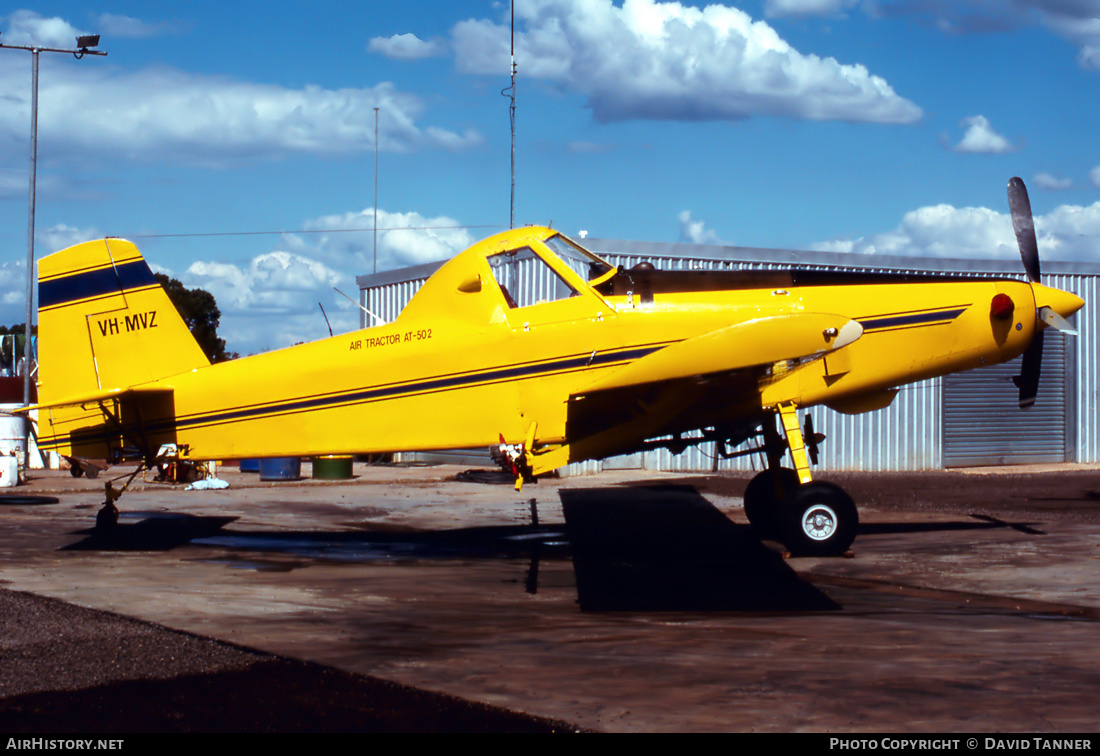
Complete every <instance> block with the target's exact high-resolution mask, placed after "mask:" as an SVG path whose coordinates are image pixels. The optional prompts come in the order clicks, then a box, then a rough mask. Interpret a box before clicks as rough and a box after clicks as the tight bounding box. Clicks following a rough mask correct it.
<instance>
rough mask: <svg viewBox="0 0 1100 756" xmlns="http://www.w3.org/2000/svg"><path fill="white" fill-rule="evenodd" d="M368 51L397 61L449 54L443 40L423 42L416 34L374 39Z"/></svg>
mask: <svg viewBox="0 0 1100 756" xmlns="http://www.w3.org/2000/svg"><path fill="white" fill-rule="evenodd" d="M367 50H368V51H369V52H372V53H378V54H379V55H385V56H386V57H387V58H394V59H396V60H419V59H421V58H434V57H438V56H440V55H445V54H446V53H447V43H446V42H444V41H443V40H439V39H433V40H428V41H425V40H422V39H420V37H418V36H416V35H415V34H394V35H392V36H390V37H374V38H373V39H371V40H370V42H368V43H367Z"/></svg>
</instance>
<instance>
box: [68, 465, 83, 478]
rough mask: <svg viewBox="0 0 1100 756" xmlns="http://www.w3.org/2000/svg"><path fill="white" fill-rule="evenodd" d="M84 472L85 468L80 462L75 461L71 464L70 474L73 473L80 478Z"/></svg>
mask: <svg viewBox="0 0 1100 756" xmlns="http://www.w3.org/2000/svg"><path fill="white" fill-rule="evenodd" d="M83 474H84V468H83V467H81V466H80V463H79V462H73V463H71V464H70V465H69V475H72V476H73V477H74V478H79V477H80V476H81V475H83Z"/></svg>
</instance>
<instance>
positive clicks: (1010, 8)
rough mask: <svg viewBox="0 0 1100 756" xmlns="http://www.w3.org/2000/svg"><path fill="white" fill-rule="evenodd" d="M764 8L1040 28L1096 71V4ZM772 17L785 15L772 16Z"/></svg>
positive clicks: (903, 0) (967, 26) (1004, 0)
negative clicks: (855, 10)
mask: <svg viewBox="0 0 1100 756" xmlns="http://www.w3.org/2000/svg"><path fill="white" fill-rule="evenodd" d="M766 3H767V4H766V7H768V8H772V7H773V6H775V7H791V8H793V9H796V10H797V9H802V10H801V11H800V12H801V13H802V15H806V14H808V13H810V12H818V11H812V10H811V9H813V8H816V7H821V8H822V9H823V10H821V11H819V12H820V13H833V14H835V13H836V12H837V10H833V9H832V7H833V6H837V5H843V6H845V7H856V6H857V5H858V6H859V7H860V8H862V9H863V10H864V12H866V13H867V14H868V15H871V16H875V17H889V16H911V15H916V16H921V17H925V18H928V19H930V20H931V21H932V23H933V24H934V25H935V26H936V27H937V28H939V29H941V30H943V31H945V32H948V33H951V34H975V33H976V34H983V33H996V32H1007V31H1012V30H1013V29H1018V28H1021V27H1030V26H1040V27H1043V28H1045V29H1047V30H1049V31H1051V32H1052V33H1054V34H1055V35H1057V36H1059V37H1061V38H1063V39H1065V40H1066V41H1068V42H1069V43H1070V44H1073V45H1076V46H1077V47H1078V48H1079V51H1078V54H1077V61H1078V63H1079V64H1080V65H1081V67H1082V68H1085V69H1092V70H1100V1H1098V0H966V2H959V0H862V2H860V1H858V0H850V1H849V0H766ZM774 15H784V14H780V13H775V14H774Z"/></svg>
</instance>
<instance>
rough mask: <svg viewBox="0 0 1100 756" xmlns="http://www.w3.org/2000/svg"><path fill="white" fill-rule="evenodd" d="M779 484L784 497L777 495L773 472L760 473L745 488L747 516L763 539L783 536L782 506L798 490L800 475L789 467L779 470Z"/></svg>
mask: <svg viewBox="0 0 1100 756" xmlns="http://www.w3.org/2000/svg"><path fill="white" fill-rule="evenodd" d="M779 483H780V486H781V487H782V488H783V494H782V497H781V496H780V495H779V494H777V493H776V490H775V476H774V475H773V474H772V471H771V470H765V471H764V472H762V473H760V474H759V475H757V476H756V477H754V478H753V479H752V480H750V481H749V484H748V485H747V486H745V516H746V517H748V518H749V524H750V525H752V526H753V528H755V529H756V532H757V533H759V534H760V536H761V537H763V538H776V537H779V536H780V535H781V532H780V528H779V524H780V522H781V521H782V519H781V516H780V505H781V502H782V500H783V499H789V498H790V497H791V496H793V495H794V492H795V491H797V490H798V487H799V480H798V473H796V472H795V471H794V470H792V469H790V468H789V467H781V468H779Z"/></svg>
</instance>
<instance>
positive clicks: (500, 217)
mask: <svg viewBox="0 0 1100 756" xmlns="http://www.w3.org/2000/svg"><path fill="white" fill-rule="evenodd" d="M0 32H2V36H0V41H3V42H6V43H9V44H43V45H47V46H63V47H68V46H70V45H72V44H73V41H74V40H73V37H74V36H75V35H76V34H78V33H99V34H101V35H102V43H101V48H102V49H104V50H107V51H108V53H109V55H108V56H107V57H105V58H103V57H90V56H89V57H85V58H84V59H82V60H79V61H78V60H74V59H73V58H72V57H71V56H65V55H59V54H51V53H43V54H42V55H41V78H40V88H39V162H38V205H37V223H36V227H37V233H36V248H37V252H38V254H39V256H41V255H44V254H48V253H49V252H52V251H54V250H56V249H60V248H63V247H64V246H68V245H69V244H72V243H76V242H78V241H83V240H86V239H89V238H96V237H101V236H104V235H111V236H125V237H128V238H131V239H133V240H134V241H135V242H136V243H137V244H138V245H139V247H141V249H142V250H143V251H144V252H145V255H146V258H147V259H148V260H149V262H150V263H151V264H152V265H153V266H154V268H156V269H159V270H163V271H165V272H168V273H170V274H171V275H173V276H175V277H177V278H180V279H181V280H183V281H184V282H185V283H186V284H188V285H191V286H203V287H205V288H207V289H209V290H211V291H212V292H214V293H215V295H216V296H217V299H218V302H219V305H220V306H221V308H222V311H223V327H222V332H223V335H224V336H226V338H227V340H228V342H229V347H230V349H234V350H237V351H240V352H241V353H245V354H247V353H251V352H255V351H259V350H262V349H268V348H273V347H281V346H286V345H288V344H290V343H293V342H295V341H300V340H304V339H311V338H318V337H320V336H322V335H327V330H326V328H325V325H324V320H323V319H322V318H321V316H320V311H319V309H318V307H317V303H318V302H321V303H322V304H323V305H324V307H325V309H326V311H327V312H328V314H329V317H330V319H332V320H333V322H334V326H335V327H336V328H337V329H341V330H348V329H351V328H353V327H355V325H356V324H357V322H358V315H357V313H356V310H355V309H354V308H353V307H352V306H351V305H350V304H349V303H348V302H347V301H346V300H345V299H344V298H343V297H341V296H340V295H339V294H337V293H336V292H335V291H333V287H334V286H335V287H339V288H340V289H341V290H342V291H344V292H346V293H348V294H350V295H352V296H354V295H355V283H354V279H355V276H356V275H358V274H362V273H365V272H369V271H370V269H371V266H372V264H373V258H372V234H371V233H370V231H365V232H355V231H354V229H364V228H366V229H369V228H370V227H371V225H372V223H373V218H374V211H373V205H374V200H373V197H374V185H373V177H374V108H375V107H377V108H379V132H380V138H379V144H378V147H379V153H380V160H379V201H378V206H379V207H378V224H379V227H380V229H385V230H383V231H380V233H379V248H378V249H379V252H378V264H379V268H380V269H386V268H392V267H398V266H401V265H407V264H415V263H419V262H426V261H429V260H434V259H441V258H443V257H447V256H449V255H451V254H454V253H455V252H457V251H459V250H461V249H462V248H464V247H465V246H467V245H468V244H470V243H472V242H474V241H476V240H478V239H480V238H482V237H484V236H487V235H489V234H491V233H494V232H496V231H498V230H502V229H504V228H507V226H508V212H509V205H508V202H509V125H508V111H507V104H508V102H507V100H506V99H505V98H504V97H502V96H501V94H500V92H501V90H502V89H503V88H505V87H506V86H508V4H507V3H506V2H504V3H501V2H480V1H466V2H439V1H438V0H436V1H434V2H420V1H418V0H410V1H406V2H402V3H393V2H360V3H343V2H326V1H324V0H322V1H320V2H310V3H279V4H271V3H251V2H230V3H226V2H201V1H194V0H192V1H190V2H186V3H183V2H170V1H168V2H159V3H156V4H149V3H139V2H110V1H106V2H101V3H98V4H97V3H89V2H87V0H82V1H81V2H51V1H50V0H37V2H35V3H34V4H33V7H32V6H31V5H30V4H27V5H25V6H23V7H15V8H13V9H12V10H10V11H5V12H3V13H0ZM30 61H31V56H30V54H29V53H27V52H23V51H16V50H0V217H2V221H3V222H2V224H0V322H2V323H14V322H22V320H23V307H24V305H23V296H24V294H23V287H24V283H23V281H24V280H25V278H24V276H25V272H24V264H25V257H26V228H27V175H28V173H27V171H28V142H29V127H30V114H29V113H30V108H29V99H30V70H31V65H30ZM516 63H517V66H518V84H517V103H518V115H517V126H516V128H517V157H516V223H517V225H522V224H527V223H539V224H547V223H552V224H553V225H554V227H555V228H559V229H561V230H562V231H564V232H565V233H567V234H571V235H574V236H577V235H580V234H581V233H582V232H585V233H587V235H589V236H592V237H608V238H624V239H639V240H646V241H695V242H704V243H726V244H735V245H746V246H761V247H781V248H798V249H824V250H835V251H850V252H852V253H861V254H874V253H876V252H877V253H889V254H916V255H940V256H968V257H1012V256H1014V255H1015V254H1016V252H1015V243H1014V241H1013V237H1012V232H1011V228H1010V225H1009V221H1008V217H1007V208H1006V200H1005V184H1006V182H1007V180H1008V178H1009V177H1010V176H1013V175H1019V176H1022V177H1023V178H1024V179H1025V180H1026V181H1027V182H1028V185H1029V188H1030V191H1031V198H1032V205H1033V208H1034V211H1035V214H1036V216H1037V217H1036V223H1037V227H1038V229H1039V233H1040V248H1041V251H1042V253H1043V254H1044V256H1045V257H1047V258H1048V259H1057V258H1061V259H1085V260H1093V259H1100V139H1098V135H1100V0H971V1H970V2H965V1H964V0H751V1H747V2H727V3H726V4H725V5H717V4H715V5H710V6H706V5H704V4H694V3H686V2H685V3H671V2H658V1H657V0H626V1H625V2H623V1H622V0H616V1H615V2H612V1H611V0H518V2H517V4H516ZM280 231H283V232H286V233H268V232H280Z"/></svg>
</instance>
